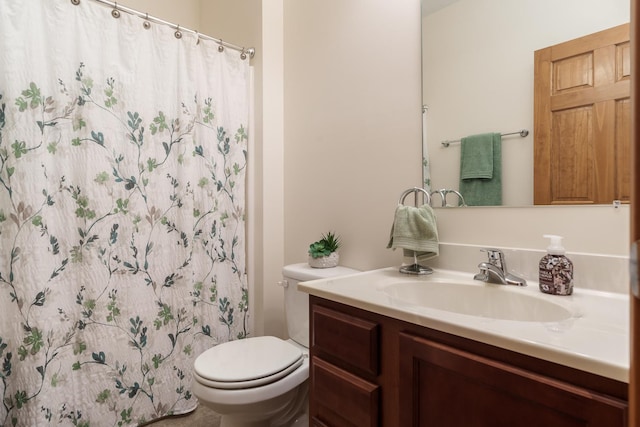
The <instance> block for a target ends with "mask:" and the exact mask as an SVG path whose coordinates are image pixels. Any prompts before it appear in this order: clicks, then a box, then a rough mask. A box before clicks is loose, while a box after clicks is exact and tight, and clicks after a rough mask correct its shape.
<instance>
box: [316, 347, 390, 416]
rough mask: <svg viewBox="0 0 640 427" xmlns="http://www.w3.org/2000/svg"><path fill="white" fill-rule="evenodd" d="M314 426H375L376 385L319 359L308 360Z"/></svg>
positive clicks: (377, 409) (377, 398)
mask: <svg viewBox="0 0 640 427" xmlns="http://www.w3.org/2000/svg"><path fill="white" fill-rule="evenodd" d="M311 366H312V370H311V382H312V384H313V387H312V392H311V393H312V399H313V402H314V411H313V412H312V413H313V415H312V422H313V424H312V425H314V426H332V427H342V426H345V427H347V426H358V427H374V426H377V425H379V421H378V418H379V414H380V387H379V386H377V385H376V384H372V383H370V382H368V381H366V380H363V379H362V378H360V377H358V376H356V375H353V374H351V373H350V372H347V371H345V370H343V369H340V368H338V367H337V366H334V365H332V364H331V363H329V362H326V361H324V360H322V359H319V358H317V357H314V358H313V359H312V363H311Z"/></svg>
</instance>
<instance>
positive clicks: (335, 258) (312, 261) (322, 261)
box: [309, 252, 340, 268]
mask: <svg viewBox="0 0 640 427" xmlns="http://www.w3.org/2000/svg"><path fill="white" fill-rule="evenodd" d="M338 262H340V255H339V254H338V252H331V254H330V255H328V256H322V257H318V258H314V257H312V256H311V255H309V265H310V266H311V267H313V268H330V267H335V266H336V265H338Z"/></svg>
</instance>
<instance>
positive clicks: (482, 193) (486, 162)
mask: <svg viewBox="0 0 640 427" xmlns="http://www.w3.org/2000/svg"><path fill="white" fill-rule="evenodd" d="M461 145H462V146H461V151H460V193H462V196H463V197H464V201H465V203H466V204H467V206H499V205H502V138H501V136H500V134H499V133H486V134H480V135H473V136H469V137H467V138H462V141H461Z"/></svg>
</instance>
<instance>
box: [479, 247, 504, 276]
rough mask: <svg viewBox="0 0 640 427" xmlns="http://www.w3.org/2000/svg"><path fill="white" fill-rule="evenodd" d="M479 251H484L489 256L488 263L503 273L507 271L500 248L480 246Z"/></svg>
mask: <svg viewBox="0 0 640 427" xmlns="http://www.w3.org/2000/svg"><path fill="white" fill-rule="evenodd" d="M480 251H481V252H486V253H487V257H488V258H489V263H490V264H492V265H495V266H496V267H498V268H499V269H501V270H502V271H504V272H505V273H506V272H507V266H506V263H505V261H504V253H503V252H502V251H501V250H500V249H496V248H482V249H480Z"/></svg>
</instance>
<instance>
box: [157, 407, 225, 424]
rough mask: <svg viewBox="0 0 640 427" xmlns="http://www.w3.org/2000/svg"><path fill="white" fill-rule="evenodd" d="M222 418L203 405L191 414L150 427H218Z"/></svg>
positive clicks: (163, 420) (168, 419) (165, 419)
mask: <svg viewBox="0 0 640 427" xmlns="http://www.w3.org/2000/svg"><path fill="white" fill-rule="evenodd" d="M219 425H220V416H219V415H218V414H216V413H215V412H213V411H212V410H211V409H209V408H206V407H205V406H203V405H198V407H197V408H196V410H195V411H193V412H191V413H190V414H186V415H180V416H176V417H168V418H164V419H162V420H159V421H155V422H153V423H150V424H147V425H146V426H148V427H218V426H219Z"/></svg>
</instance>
